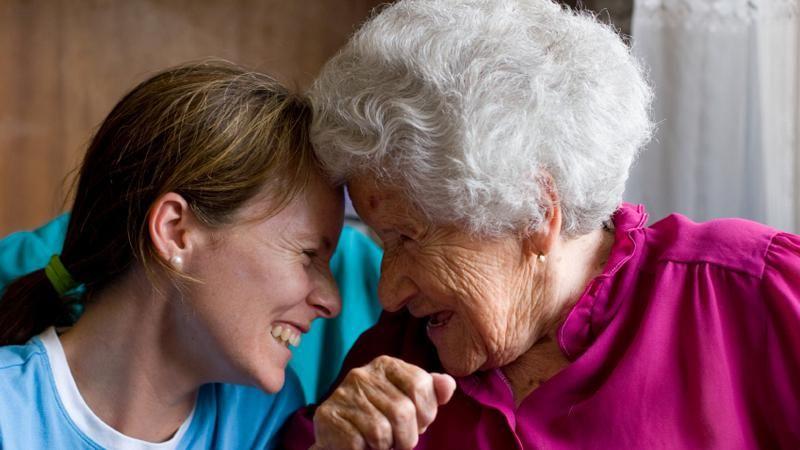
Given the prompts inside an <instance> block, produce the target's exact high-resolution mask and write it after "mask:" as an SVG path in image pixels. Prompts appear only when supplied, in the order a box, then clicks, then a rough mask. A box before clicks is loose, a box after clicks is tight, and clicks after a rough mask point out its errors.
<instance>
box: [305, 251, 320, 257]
mask: <svg viewBox="0 0 800 450" xmlns="http://www.w3.org/2000/svg"><path fill="white" fill-rule="evenodd" d="M303 254H304V255H305V256H307V257H308V258H309V259H314V258H316V257H317V251H316V250H303Z"/></svg>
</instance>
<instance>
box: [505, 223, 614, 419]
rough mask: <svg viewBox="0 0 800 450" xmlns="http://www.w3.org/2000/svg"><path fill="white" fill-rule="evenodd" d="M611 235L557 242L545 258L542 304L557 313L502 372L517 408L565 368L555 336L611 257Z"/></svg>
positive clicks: (603, 233)
mask: <svg viewBox="0 0 800 450" xmlns="http://www.w3.org/2000/svg"><path fill="white" fill-rule="evenodd" d="M613 243H614V235H613V233H612V232H610V231H609V230H606V229H600V230H595V231H593V232H591V233H589V234H586V235H584V236H580V237H577V238H573V239H566V240H562V241H560V242H559V245H558V246H557V248H556V249H555V250H554V251H553V252H552V253H551V254H550V255H548V259H547V263H546V264H547V266H546V268H545V271H546V273H545V277H546V278H547V279H548V280H549V281H548V282H547V283H546V284H545V285H546V289H547V292H545V293H544V296H543V298H544V299H545V301H549V302H553V304H554V305H555V308H554V310H555V311H557V313H556V314H555V316H554V317H553V318H552V320H550V321H549V324H547V325H546V326H545V327H544V329H543V335H542V336H541V337H540V338H539V340H538V341H536V343H535V344H534V345H533V346H531V347H530V349H528V350H527V351H526V352H525V353H523V354H522V355H521V356H520V357H519V358H517V359H516V360H515V361H513V362H512V363H510V364H508V365H506V366H504V367H503V368H502V370H503V373H504V375H505V376H506V378H507V379H508V381H509V383H510V385H511V390H512V393H513V395H514V402H515V405H516V406H519V405H520V404H521V403H522V401H523V400H524V399H525V398H526V397H527V396H528V395H530V394H531V393H532V392H533V391H534V390H536V388H538V387H539V386H540V385H541V384H542V383H544V382H545V381H547V380H548V379H550V378H551V377H552V376H554V375H555V374H557V373H558V372H560V371H561V369H563V368H564V367H566V366H567V365H569V360H567V358H566V357H565V356H564V354H563V352H562V351H561V348H560V347H559V344H558V339H557V337H556V333H557V331H558V329H559V328H560V327H561V325H562V324H563V322H564V320H565V319H566V315H567V313H568V312H569V311H570V309H571V308H572V307H573V306H574V305H575V303H576V302H577V301H578V299H579V298H580V295H581V294H582V293H583V290H584V289H585V287H586V286H587V285H588V283H589V281H591V280H592V279H593V278H594V277H596V276H597V275H599V274H601V273H602V272H603V268H604V267H605V264H606V261H607V260H608V257H609V254H610V253H611V247H612V245H613Z"/></svg>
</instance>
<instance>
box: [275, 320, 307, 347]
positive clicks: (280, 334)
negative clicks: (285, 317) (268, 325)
mask: <svg viewBox="0 0 800 450" xmlns="http://www.w3.org/2000/svg"><path fill="white" fill-rule="evenodd" d="M269 334H271V335H272V337H273V338H275V340H276V341H278V342H280V343H281V344H283V345H286V346H287V347H288V346H289V345H291V346H292V347H297V346H298V345H300V333H298V332H296V331H295V330H294V329H293V328H291V327H284V326H281V325H273V326H272V329H271V330H270V332H269Z"/></svg>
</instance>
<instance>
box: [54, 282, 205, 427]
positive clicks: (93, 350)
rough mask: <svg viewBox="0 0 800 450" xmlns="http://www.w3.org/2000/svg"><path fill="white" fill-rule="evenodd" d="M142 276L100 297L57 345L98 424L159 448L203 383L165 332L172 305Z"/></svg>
mask: <svg viewBox="0 0 800 450" xmlns="http://www.w3.org/2000/svg"><path fill="white" fill-rule="evenodd" d="M143 278H145V277H143V276H142V275H141V274H139V275H130V276H128V277H126V278H125V279H124V280H123V281H121V282H120V283H117V284H115V285H114V286H112V287H110V288H108V289H105V290H104V291H102V292H100V293H98V295H97V296H96V297H95V298H93V299H92V301H91V303H90V304H89V305H87V308H86V311H85V313H84V315H83V316H82V317H81V319H80V320H79V321H78V323H77V324H76V325H75V326H74V327H72V328H71V329H70V330H69V331H67V332H66V333H64V334H63V335H62V336H61V342H62V345H63V347H64V352H65V354H66V357H67V362H68V363H69V367H70V371H71V372H72V375H73V377H74V378H75V382H76V384H77V386H78V390H79V391H80V393H81V396H83V398H84V400H85V401H86V403H87V404H88V405H89V407H90V408H91V409H92V411H93V412H94V413H95V414H96V415H97V416H98V417H99V418H100V419H101V420H103V421H104V422H105V423H107V424H108V425H109V426H111V427H112V428H114V429H116V430H117V431H119V432H120V433H122V434H125V435H127V436H130V437H134V438H137V439H141V440H145V441H149V442H162V441H165V440H167V439H169V438H170V437H171V436H172V435H173V434H174V433H175V431H176V430H177V429H178V428H179V427H180V425H181V423H183V421H184V420H185V419H186V418H187V417H188V415H189V414H190V413H191V410H192V408H193V406H194V402H195V398H196V394H197V390H198V388H199V386H200V385H201V384H202V380H200V379H198V376H197V375H196V374H197V373H198V372H199V371H196V370H192V367H191V364H189V363H188V362H187V358H186V356H185V353H184V352H183V351H181V347H183V346H181V345H180V344H179V342H178V341H179V339H178V338H177V337H176V336H174V335H173V333H172V332H171V331H170V330H174V329H175V325H176V323H175V322H176V321H177V319H176V313H175V311H174V309H173V308H170V307H169V305H170V304H174V302H170V301H169V299H168V298H166V297H165V296H164V295H160V294H158V291H157V290H155V289H154V288H153V286H152V285H151V284H150V283H149V282H147V281H146V279H143ZM163 292H168V291H167V290H164V291H163Z"/></svg>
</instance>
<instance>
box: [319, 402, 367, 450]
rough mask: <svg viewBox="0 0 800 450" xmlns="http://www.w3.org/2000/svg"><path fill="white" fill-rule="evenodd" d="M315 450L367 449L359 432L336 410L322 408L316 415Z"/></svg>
mask: <svg viewBox="0 0 800 450" xmlns="http://www.w3.org/2000/svg"><path fill="white" fill-rule="evenodd" d="M314 438H315V441H316V442H315V443H314V445H313V446H312V447H311V449H314V450H344V449H351V450H363V449H366V448H367V443H366V442H365V441H364V438H363V437H362V435H361V433H360V432H359V430H358V429H357V428H356V427H355V425H353V424H352V423H351V422H350V421H349V420H347V419H346V418H345V417H342V415H341V414H339V413H338V410H337V409H336V408H332V407H331V408H325V407H320V408H319V409H317V413H316V414H315V415H314Z"/></svg>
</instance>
